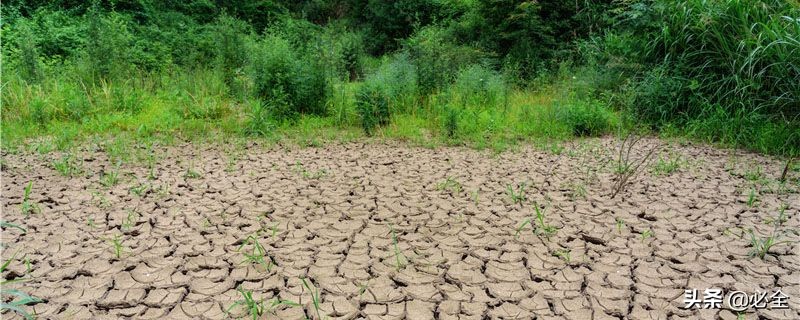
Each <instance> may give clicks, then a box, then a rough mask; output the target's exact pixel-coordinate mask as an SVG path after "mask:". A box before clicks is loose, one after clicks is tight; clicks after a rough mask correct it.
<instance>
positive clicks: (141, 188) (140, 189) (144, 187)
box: [130, 183, 151, 197]
mask: <svg viewBox="0 0 800 320" xmlns="http://www.w3.org/2000/svg"><path fill="white" fill-rule="evenodd" d="M150 188H151V186H150V185H148V184H144V183H142V184H140V185H138V186H133V187H131V188H130V191H131V193H133V194H135V195H137V196H139V197H141V196H144V195H145V194H146V193H147V191H148V190H150Z"/></svg>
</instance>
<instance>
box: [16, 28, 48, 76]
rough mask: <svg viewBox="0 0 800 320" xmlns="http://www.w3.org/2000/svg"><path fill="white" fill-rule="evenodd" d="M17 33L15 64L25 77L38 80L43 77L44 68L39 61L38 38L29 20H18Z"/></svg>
mask: <svg viewBox="0 0 800 320" xmlns="http://www.w3.org/2000/svg"><path fill="white" fill-rule="evenodd" d="M16 33H17V35H16V40H17V41H16V52H15V54H14V56H16V57H17V61H16V63H14V64H15V65H16V67H17V69H18V70H19V74H20V76H21V77H22V78H23V79H25V80H26V81H29V82H38V81H39V80H40V78H41V77H42V68H41V62H40V61H39V50H38V48H37V47H36V44H37V38H36V36H35V35H34V33H33V29H32V28H31V26H30V23H29V22H28V20H26V19H20V20H18V21H17V23H16Z"/></svg>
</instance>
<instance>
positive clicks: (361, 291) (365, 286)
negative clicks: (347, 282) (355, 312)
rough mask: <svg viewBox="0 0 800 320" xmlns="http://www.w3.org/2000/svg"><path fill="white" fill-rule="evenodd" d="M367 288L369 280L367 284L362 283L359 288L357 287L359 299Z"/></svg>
mask: <svg viewBox="0 0 800 320" xmlns="http://www.w3.org/2000/svg"><path fill="white" fill-rule="evenodd" d="M367 288H369V280H367V282H364V283H362V284H361V285H360V286H358V296H359V297H360V296H362V295H364V292H367Z"/></svg>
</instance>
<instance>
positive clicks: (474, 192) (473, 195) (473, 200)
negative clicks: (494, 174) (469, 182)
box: [472, 190, 480, 206]
mask: <svg viewBox="0 0 800 320" xmlns="http://www.w3.org/2000/svg"><path fill="white" fill-rule="evenodd" d="M479 196H480V194H479V193H478V190H475V191H472V202H475V205H476V206H477V205H478V202H479V199H478V197H479Z"/></svg>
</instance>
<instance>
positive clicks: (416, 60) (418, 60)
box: [404, 26, 484, 94]
mask: <svg viewBox="0 0 800 320" xmlns="http://www.w3.org/2000/svg"><path fill="white" fill-rule="evenodd" d="M404 50H405V52H407V53H408V55H409V58H410V60H411V62H412V63H413V64H414V65H415V66H416V69H417V73H418V83H419V89H420V92H421V93H422V94H431V93H434V92H435V91H437V90H439V89H442V88H444V87H445V86H447V85H449V84H450V83H452V82H453V80H454V79H455V76H456V75H457V74H458V72H459V70H461V69H462V68H464V67H466V66H468V65H470V64H474V63H477V62H479V61H480V60H481V59H482V58H483V57H484V54H483V53H482V52H480V51H479V50H477V49H475V48H471V47H468V46H461V45H457V44H454V43H453V42H452V40H451V39H450V38H449V37H448V34H447V32H446V30H444V29H442V28H440V27H436V26H431V27H426V28H422V29H420V30H419V31H417V33H415V34H414V35H413V36H412V37H410V38H409V39H407V40H406V42H405V49H404Z"/></svg>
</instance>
